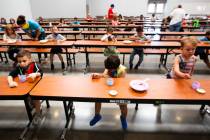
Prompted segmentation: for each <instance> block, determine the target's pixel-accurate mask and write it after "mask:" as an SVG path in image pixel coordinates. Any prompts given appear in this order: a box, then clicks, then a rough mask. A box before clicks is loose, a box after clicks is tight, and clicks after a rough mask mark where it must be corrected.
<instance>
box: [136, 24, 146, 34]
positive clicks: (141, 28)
mask: <svg viewBox="0 0 210 140" xmlns="http://www.w3.org/2000/svg"><path fill="white" fill-rule="evenodd" d="M136 32H137V34H138V36H142V35H143V33H144V29H143V27H142V26H139V27H137V28H136Z"/></svg>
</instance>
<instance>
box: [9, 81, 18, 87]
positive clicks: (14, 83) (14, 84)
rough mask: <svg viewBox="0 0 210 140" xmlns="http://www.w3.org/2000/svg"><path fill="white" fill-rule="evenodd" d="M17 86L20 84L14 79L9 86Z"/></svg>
mask: <svg viewBox="0 0 210 140" xmlns="http://www.w3.org/2000/svg"><path fill="white" fill-rule="evenodd" d="M17 86H18V84H17V83H16V82H14V81H12V82H9V87H11V88H13V87H17Z"/></svg>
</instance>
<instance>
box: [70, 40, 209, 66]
mask: <svg viewBox="0 0 210 140" xmlns="http://www.w3.org/2000/svg"><path fill="white" fill-rule="evenodd" d="M74 46H76V47H84V49H85V52H86V67H88V66H89V57H88V53H87V48H88V47H99V48H105V47H107V46H116V47H118V48H156V49H160V48H165V49H166V54H165V58H164V61H162V62H161V63H160V65H162V66H164V68H166V63H167V57H168V54H169V53H170V51H171V50H173V49H175V48H180V46H181V44H180V43H179V42H172V41H152V42H151V43H140V42H133V43H130V44H126V43H124V42H123V41H117V42H102V41H94V40H77V41H75V43H74ZM198 47H201V48H207V50H208V48H209V47H210V44H206V43H200V44H198ZM166 69H167V68H166Z"/></svg>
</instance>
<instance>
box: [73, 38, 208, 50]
mask: <svg viewBox="0 0 210 140" xmlns="http://www.w3.org/2000/svg"><path fill="white" fill-rule="evenodd" d="M74 45H75V46H88V47H91V46H92V47H97V46H99V47H100V46H103V47H104V46H117V47H125V48H126V47H127V48H128V47H144V48H179V47H180V46H181V44H180V42H179V41H152V42H151V43H142V42H135V41H133V42H132V43H129V44H127V43H124V41H117V42H112V41H111V42H104V41H100V40H77V41H75V42H74ZM197 46H198V47H201V48H210V43H209V42H205V41H203V42H201V43H198V45H197Z"/></svg>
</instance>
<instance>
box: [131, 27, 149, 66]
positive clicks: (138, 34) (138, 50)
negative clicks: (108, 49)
mask: <svg viewBox="0 0 210 140" xmlns="http://www.w3.org/2000/svg"><path fill="white" fill-rule="evenodd" d="M143 31H144V30H143V27H142V26H139V27H137V28H136V34H135V35H134V36H131V37H130V40H134V41H138V42H143V43H149V42H151V41H150V39H148V38H147V37H146V36H145V35H144V32H143ZM136 54H137V55H138V56H139V60H138V62H137V64H136V66H135V67H134V69H138V67H139V66H140V65H141V63H142V61H143V59H144V50H143V48H138V47H135V48H133V51H132V52H131V55H130V60H129V65H130V69H133V59H134V56H135V55H136Z"/></svg>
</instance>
